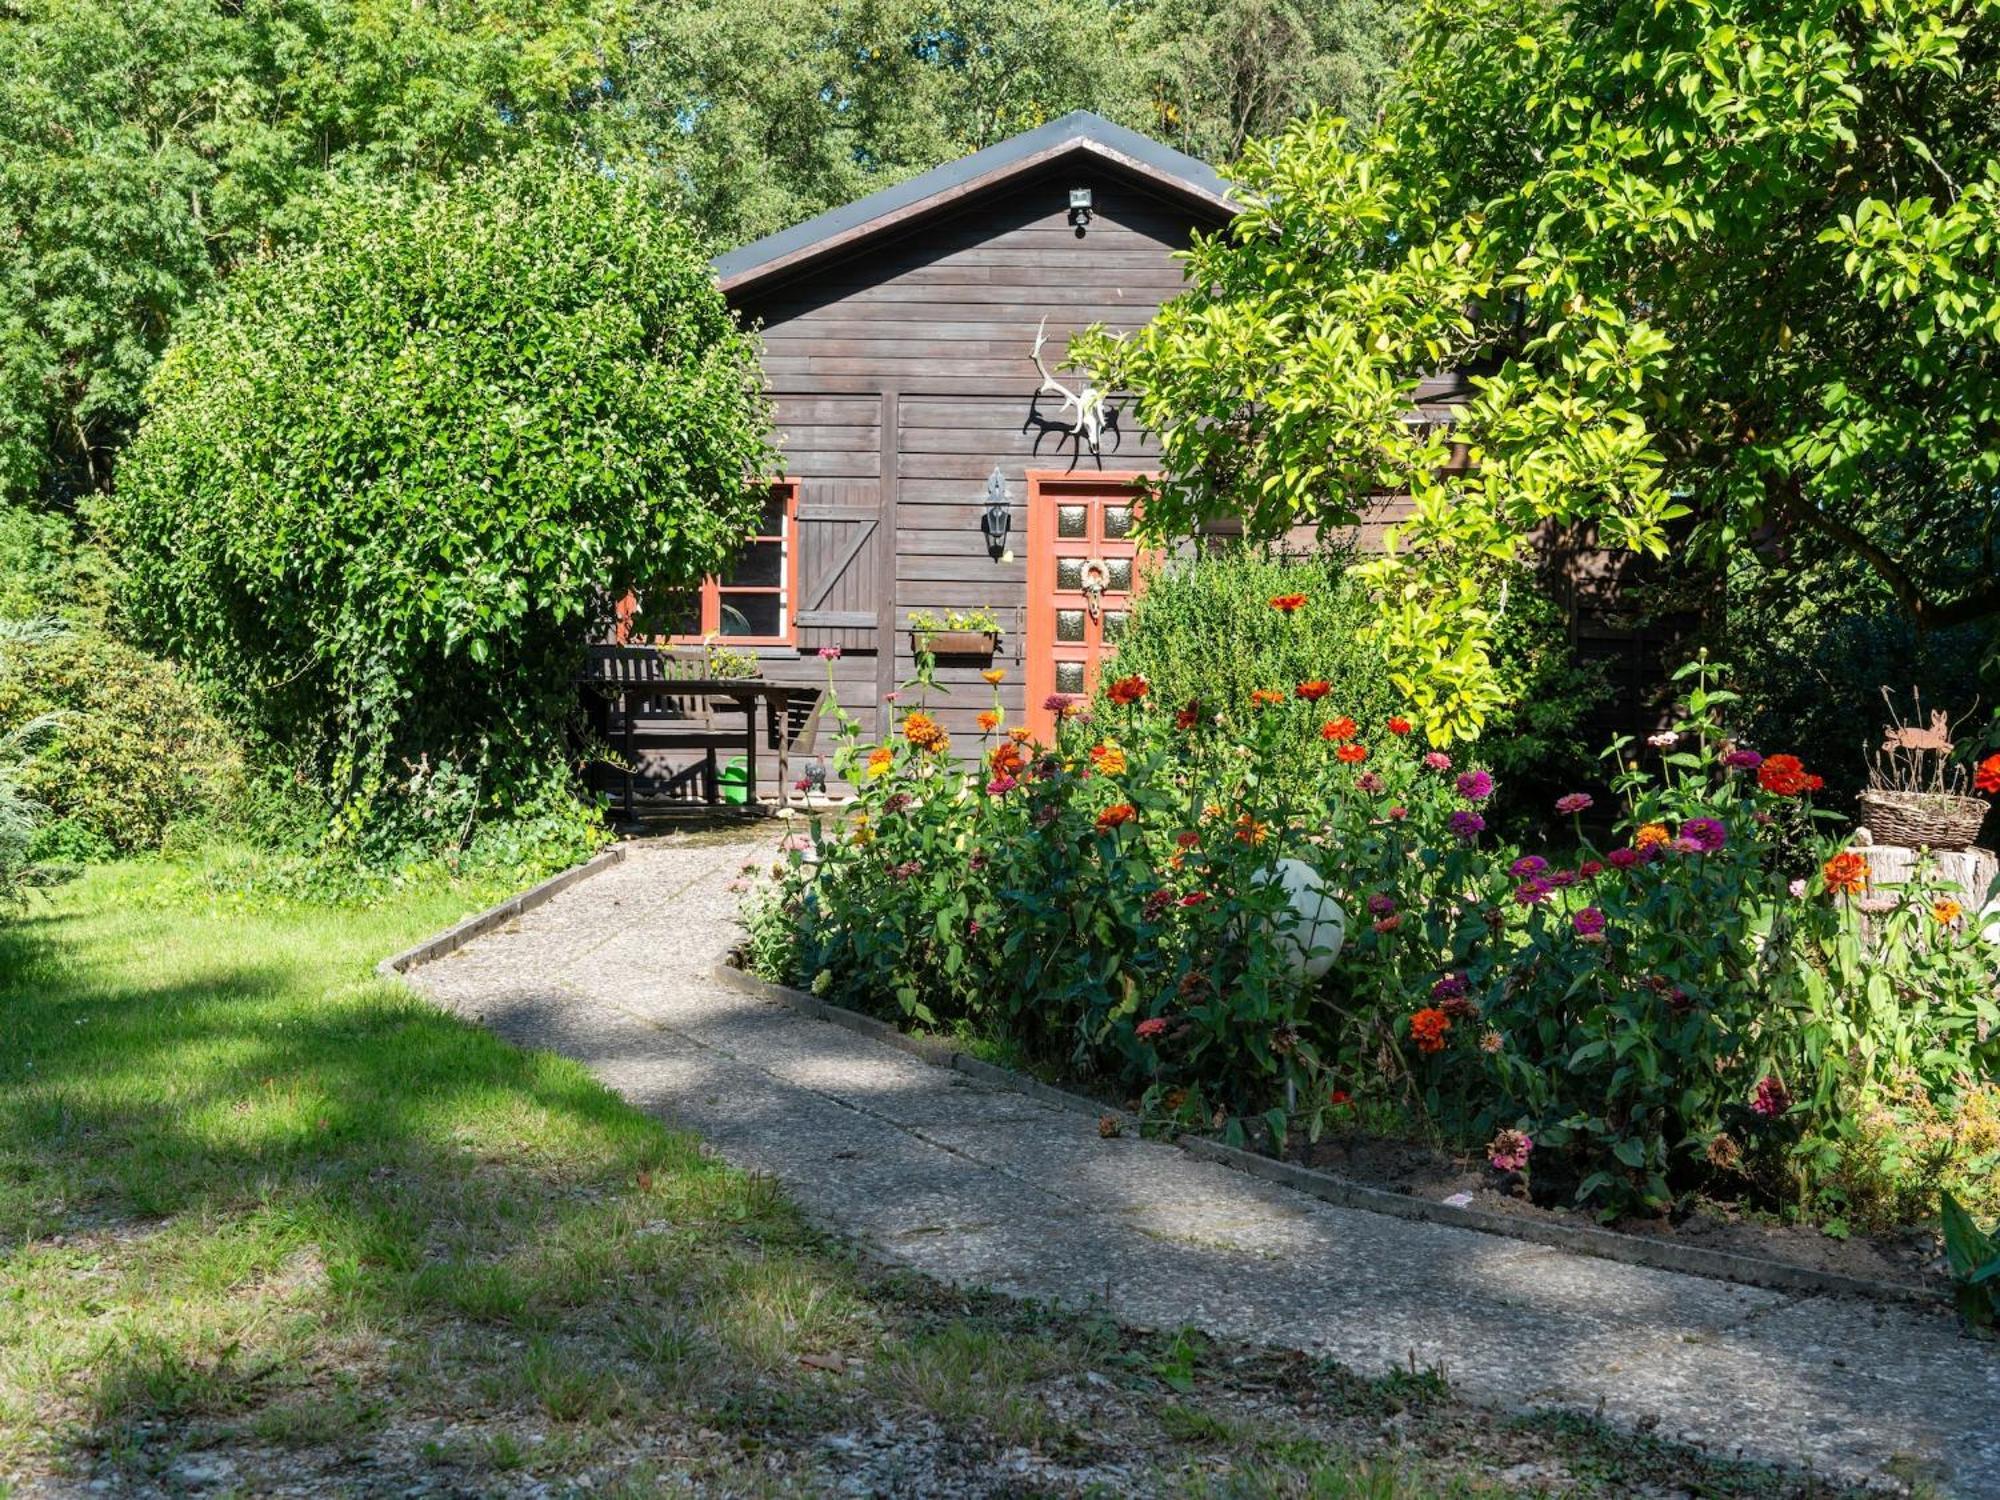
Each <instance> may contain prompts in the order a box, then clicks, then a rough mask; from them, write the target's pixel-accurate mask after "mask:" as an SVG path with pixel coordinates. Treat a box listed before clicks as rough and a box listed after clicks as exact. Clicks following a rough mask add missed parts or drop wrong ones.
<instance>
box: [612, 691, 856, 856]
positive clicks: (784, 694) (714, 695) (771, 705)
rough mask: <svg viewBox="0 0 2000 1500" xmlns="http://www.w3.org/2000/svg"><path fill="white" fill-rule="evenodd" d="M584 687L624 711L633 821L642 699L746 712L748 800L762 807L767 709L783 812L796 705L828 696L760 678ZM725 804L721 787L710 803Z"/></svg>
mask: <svg viewBox="0 0 2000 1500" xmlns="http://www.w3.org/2000/svg"><path fill="white" fill-rule="evenodd" d="M647 654H648V655H651V654H652V653H650V652H649V653H647ZM583 685H584V686H585V687H587V688H589V689H592V690H594V691H595V692H597V693H599V694H602V695H605V696H608V697H615V698H617V699H618V700H619V704H620V707H621V708H622V709H623V710H624V716H625V731H624V759H625V785H624V796H623V811H624V816H625V820H626V821H627V822H630V821H631V820H632V815H633V807H634V804H635V802H636V797H635V788H634V786H633V779H634V772H635V757H636V753H637V752H636V749H635V746H634V735H633V719H634V718H635V714H634V712H633V708H634V705H635V703H636V701H637V700H639V699H641V698H709V699H725V700H727V701H728V702H729V703H730V704H731V705H732V706H733V707H735V708H738V709H740V710H741V711H742V713H743V772H744V800H745V802H746V803H747V804H748V805H750V806H753V807H754V806H755V805H756V802H757V709H758V706H759V705H760V704H761V705H762V706H763V708H764V710H765V735H766V737H767V738H768V740H769V743H770V746H771V748H772V749H774V750H776V751H777V753H778V806H779V807H780V808H783V807H786V806H788V805H789V804H790V800H791V769H790V761H791V748H792V734H791V708H792V704H793V702H794V701H795V700H798V701H808V702H809V701H812V700H814V699H817V698H818V697H819V696H820V693H821V691H822V690H821V689H819V688H816V687H800V686H795V685H788V684H785V683H777V682H765V681H763V680H762V679H759V678H745V677H669V676H667V675H665V674H664V673H663V674H662V675H660V676H659V677H656V678H652V679H651V680H645V679H643V678H642V677H639V676H638V675H636V674H635V675H634V676H623V675H621V676H618V677H612V676H609V675H597V674H592V675H590V676H587V677H585V678H584V679H583ZM720 801H721V788H720V786H719V785H718V786H717V787H716V788H715V795H714V796H712V797H711V798H710V799H709V805H710V806H711V807H713V806H717V805H719V804H720Z"/></svg>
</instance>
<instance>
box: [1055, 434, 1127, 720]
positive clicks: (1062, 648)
mask: <svg viewBox="0 0 2000 1500" xmlns="http://www.w3.org/2000/svg"><path fill="white" fill-rule="evenodd" d="M1143 477H1144V476H1143V475H1140V474H1051V473H1041V472H1036V471H1030V472H1029V474H1028V557H1027V568H1028V622H1027V626H1028V628H1027V635H1028V639H1027V663H1026V674H1027V682H1026V687H1027V699H1028V705H1027V706H1028V713H1027V721H1028V727H1029V728H1030V729H1032V730H1033V731H1034V732H1035V734H1036V736H1037V737H1038V738H1040V739H1043V740H1048V739H1051V738H1053V737H1054V733H1055V713H1054V712H1053V710H1051V709H1049V708H1048V707H1047V706H1046V704H1047V702H1048V700H1049V699H1050V698H1051V697H1053V696H1055V695H1057V694H1062V695H1064V696H1066V697H1076V698H1083V697H1088V696H1089V695H1090V694H1091V693H1093V692H1095V691H1096V690H1097V683H1098V678H1099V676H1100V675H1101V674H1102V673H1103V672H1104V671H1105V670H1106V666H1107V663H1108V660H1109V658H1110V657H1112V656H1113V655H1114V654H1115V653H1116V652H1117V649H1118V635H1119V632H1120V631H1121V630H1122V629H1123V627H1124V624H1125V621H1126V619H1127V618H1128V616H1129V613H1130V610H1131V605H1132V594H1133V591H1134V590H1135V589H1136V588H1137V586H1138V582H1139V570H1140V568H1141V566H1142V565H1143V563H1144V561H1145V559H1144V557H1143V556H1142V555H1141V553H1140V550H1139V548H1138V547H1137V545H1136V544H1135V543H1134V542H1133V540H1132V531H1133V521H1134V519H1135V518H1134V514H1133V499H1134V493H1135V486H1136V484H1137V482H1138V481H1139V480H1140V479H1142V478H1143ZM1093 585H1095V587H1092V586H1093Z"/></svg>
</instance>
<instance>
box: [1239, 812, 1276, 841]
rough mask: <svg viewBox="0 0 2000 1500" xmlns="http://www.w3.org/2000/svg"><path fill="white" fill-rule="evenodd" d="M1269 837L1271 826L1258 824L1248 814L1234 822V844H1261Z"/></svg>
mask: <svg viewBox="0 0 2000 1500" xmlns="http://www.w3.org/2000/svg"><path fill="white" fill-rule="evenodd" d="M1270 835H1271V825H1270V824H1268V823H1259V822H1258V821H1257V820H1256V819H1255V818H1253V817H1251V816H1250V814H1248V813H1244V814H1243V816H1241V817H1240V818H1238V819H1237V820H1236V842H1237V843H1239V844H1261V843H1263V842H1264V840H1265V839H1267V838H1269V837H1270Z"/></svg>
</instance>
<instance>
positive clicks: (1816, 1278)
mask: <svg viewBox="0 0 2000 1500" xmlns="http://www.w3.org/2000/svg"><path fill="white" fill-rule="evenodd" d="M714 978H715V980H716V982H717V983H719V984H723V985H727V986H728V987H729V988H731V989H734V990H737V991H739V992H741V993H744V994H749V995H755V996H757V997H758V998H760V999H764V1000H770V1001H772V1002H774V1003H776V1004H779V1005H787V1006H790V1007H791V1008H792V1009H793V1010H797V1011H802V1012H804V1013H805V1014H806V1015H809V1016H813V1017H816V1018H817V1019H819V1020H822V1021H828V1022H831V1023H832V1024H833V1025H835V1026H841V1027H844V1028H846V1029H847V1030H849V1031H854V1032H859V1033H860V1034H861V1035H863V1036H866V1037H870V1038H872V1039H873V1040H875V1041H878V1042H881V1043H883V1044H884V1045H886V1046H890V1047H894V1048H896V1049H897V1050H898V1051H900V1052H907V1053H908V1054H910V1055H911V1056H912V1057H915V1058H918V1059H920V1060H921V1061H923V1062H927V1063H929V1064H931V1065H932V1066H933V1067H939V1068H951V1069H953V1070H955V1071H957V1072H960V1073H964V1074H965V1075H967V1076H968V1077H970V1078H975V1079H977V1080H978V1081H979V1082H981V1083H985V1084H989V1085H992V1086H995V1087H999V1088H1007V1089H1013V1090H1014V1091H1016V1092H1017V1093H1022V1094H1026V1095H1028V1096H1029V1097H1031V1098H1034V1099H1039V1100H1041V1101H1043V1102H1044V1103H1047V1104H1054V1105H1057V1106H1059V1107H1061V1108H1063V1109H1069V1110H1075V1111H1078V1112H1080V1113H1083V1114H1087V1115H1090V1116H1092V1117H1094V1118H1100V1119H1101V1118H1103V1117H1104V1116H1107V1115H1109V1116H1111V1117H1113V1118H1115V1119H1116V1120H1117V1121H1118V1123H1119V1128H1120V1129H1121V1130H1133V1131H1136V1130H1137V1129H1138V1125H1139V1122H1138V1120H1137V1118H1136V1117H1134V1116H1133V1115H1131V1114H1130V1113H1128V1112H1127V1111H1125V1110H1122V1109H1118V1108H1116V1107H1114V1106H1111V1105H1107V1104H1104V1103H1102V1102H1101V1101H1099V1100H1096V1099H1091V1098H1089V1097H1087V1096H1085V1095H1083V1094H1076V1093H1071V1092H1069V1091H1068V1090H1065V1089H1059V1088H1053V1087H1051V1086H1050V1085H1048V1084H1046V1083H1043V1082H1042V1081H1041V1080H1040V1079H1038V1078H1031V1077H1029V1076H1028V1075H1027V1074H1025V1073H1018V1072H1016V1071H1014V1070H1013V1069H1011V1068H1003V1067H1000V1066H998V1065H997V1064H994V1063H990V1062H987V1061H986V1060H985V1059H983V1058H978V1057H973V1056H971V1055H970V1054H969V1053H966V1052H962V1051H960V1050H959V1049H958V1048H957V1047H955V1046H953V1045H952V1044H951V1043H950V1042H948V1041H945V1040H944V1039H943V1038H940V1037H927V1036H912V1035H911V1034H910V1033H908V1032H905V1031H902V1030H900V1029H899V1028H897V1027H896V1026H893V1025H891V1024H890V1023H889V1022H887V1021H883V1020H880V1019H879V1018H877V1017H875V1016H870V1015H865V1014H863V1013H862V1012H861V1011H858V1010H849V1009H847V1008H846V1007H845V1006H840V1005H833V1004H831V1003H829V1002H827V1001H825V1000H822V999H820V998H819V997H818V996H817V995H813V994H809V993H808V992H807V991H805V990H799V989H793V988H792V987H791V986H790V985H783V984H773V983H772V982H771V981H770V980H767V979H759V978H757V976H756V975H754V974H748V973H745V972H744V971H743V970H742V969H739V968H737V967H736V966H735V965H734V964H729V963H720V964H717V965H716V966H715V969H714ZM1174 1144H1175V1145H1176V1146H1178V1147H1180V1149H1181V1150H1183V1151H1185V1152H1187V1153H1188V1154H1189V1155H1190V1156H1196V1157H1200V1158H1202V1159H1203V1160H1205V1161H1212V1162H1216V1163H1218V1164H1220V1165H1222V1166H1225V1167H1229V1168H1232V1169H1233V1170H1235V1171H1238V1172H1243V1173H1246V1174H1247V1175H1249V1176H1251V1177H1257V1178H1261V1179H1263V1180H1264V1181H1266V1182H1274V1183H1277V1184H1278V1185H1279V1186H1281V1187H1287V1188H1291V1189H1292V1190H1294V1191H1295V1192H1301V1193H1305V1194H1307V1195H1309V1196H1310V1197H1314V1198H1318V1199H1320V1200H1321V1201H1322V1202H1326V1203H1333V1204H1338V1205H1339V1206H1341V1207H1343V1208H1353V1209H1359V1210H1361V1211H1363V1212H1366V1213H1377V1214H1387V1215H1389V1216H1391V1217H1393V1218H1398V1219H1410V1220H1415V1221H1417V1222H1421V1223H1433V1224H1449V1225H1452V1226H1454V1227H1456V1228H1460V1229H1473V1230H1477V1231H1479V1232H1480V1233H1482V1234H1496V1235H1502V1236H1504V1237H1506V1238H1508V1239H1514V1240H1525V1241H1528V1242H1529V1243H1532V1244H1538V1245H1547V1246H1550V1247H1551V1248H1553V1249H1558V1250H1568V1251H1572V1252H1574V1253H1576V1254H1579V1255H1589V1256H1594V1257H1596V1258H1597V1259H1599V1260H1612V1261H1619V1262H1622V1263H1623V1264H1625V1265H1633V1266H1647V1267H1650V1268H1651V1269H1653V1270H1657V1271H1681V1272H1685V1273H1687V1274H1688V1275H1692V1276H1706V1277H1709V1278H1710V1279H1712V1280H1716V1281H1733V1282H1737V1283H1740V1284H1742V1285H1745V1286H1761V1287H1767V1288H1770V1289H1771V1290H1774V1291H1781V1292H1804V1293H1831V1294H1833V1295H1836V1296H1847V1297H1867V1298H1872V1299H1874V1300H1876V1301H1880V1302H1903V1303H1915V1304H1918V1305H1920V1306H1938V1305H1945V1304H1947V1303H1948V1302H1949V1298H1948V1297H1947V1296H1946V1295H1945V1294H1944V1293H1943V1292H1941V1291H1933V1290H1931V1289H1929V1288H1927V1287H1918V1286H1904V1285H1901V1284H1899V1283H1897V1282H1893V1281H1876V1280H1873V1279H1871V1278H1867V1277H1860V1276H1843V1275H1841V1274H1840V1273H1838V1272H1836V1271H1821V1270H1816V1269H1815V1268H1813V1267H1811V1266H1798V1265H1792V1264H1790V1263H1789V1262H1786V1261H1778V1260H1768V1259H1766V1258H1765V1257H1763V1256H1759V1255H1742V1254H1739V1253H1737V1252H1735V1251H1728V1250H1711V1249H1708V1248H1706V1247H1704V1246H1699V1245H1675V1244H1671V1243H1669V1242H1666V1241H1663V1240H1651V1239H1645V1238H1642V1237H1640V1236H1638V1235H1629V1234H1619V1233H1617V1232H1616V1231H1615V1230H1610V1229H1596V1228H1592V1227H1590V1226H1588V1225H1582V1224H1565V1223H1563V1222H1561V1221H1559V1220H1553V1219H1530V1218H1520V1217H1516V1216H1514V1215H1512V1214H1501V1213H1495V1212H1493V1211H1492V1210H1490V1209H1482V1208H1471V1207H1461V1206H1459V1205H1457V1204H1452V1203H1435V1202H1431V1201H1429V1200H1427V1199H1423V1198H1414V1197H1411V1196H1410V1195H1409V1194H1407V1193H1392V1192H1390V1191H1388V1190H1387V1189H1384V1188H1375V1187H1368V1186H1366V1185H1365V1184H1362V1183H1358V1182H1352V1181H1349V1180H1348V1179H1347V1178H1344V1177H1339V1176H1336V1175H1334V1174H1333V1173H1331V1172H1322V1171H1319V1170H1317V1169H1315V1168H1312V1167H1302V1166H1298V1165H1296V1164H1295V1163H1292V1162H1287V1161H1279V1160H1277V1159H1276V1158H1274V1157H1269V1156H1259V1155H1258V1154H1257V1153H1255V1152H1253V1151H1242V1150H1238V1149H1237V1148H1236V1147H1234V1146H1227V1145H1224V1144H1223V1143H1222V1142H1220V1141H1216V1140H1210V1139H1209V1138H1207V1137H1206V1136H1198V1135H1185V1134H1183V1135H1179V1136H1176V1137H1175V1138H1174Z"/></svg>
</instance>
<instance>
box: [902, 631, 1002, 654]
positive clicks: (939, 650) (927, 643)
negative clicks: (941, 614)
mask: <svg viewBox="0 0 2000 1500" xmlns="http://www.w3.org/2000/svg"><path fill="white" fill-rule="evenodd" d="M910 649H911V650H912V651H916V652H929V653H930V654H931V655H932V656H985V657H991V656H992V655H993V653H994V652H996V651H998V650H999V649H1000V632H999V631H997V630H912V631H911V632H910Z"/></svg>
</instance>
